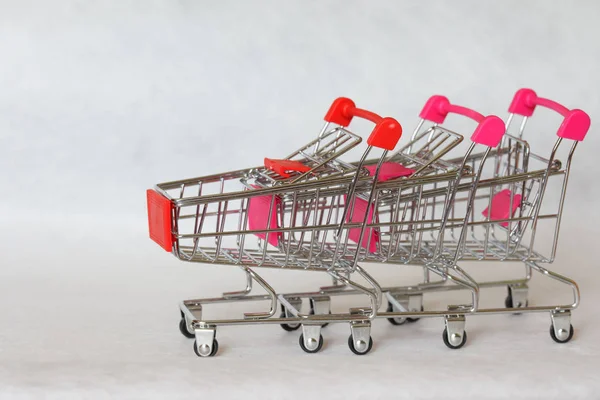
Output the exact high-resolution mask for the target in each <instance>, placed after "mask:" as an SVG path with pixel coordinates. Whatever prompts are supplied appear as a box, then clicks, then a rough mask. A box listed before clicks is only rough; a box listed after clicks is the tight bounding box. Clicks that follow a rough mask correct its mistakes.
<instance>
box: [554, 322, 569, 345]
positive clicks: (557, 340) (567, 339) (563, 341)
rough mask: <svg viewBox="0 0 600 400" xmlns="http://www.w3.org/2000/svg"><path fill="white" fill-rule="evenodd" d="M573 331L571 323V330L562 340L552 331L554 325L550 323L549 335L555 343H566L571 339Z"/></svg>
mask: <svg viewBox="0 0 600 400" xmlns="http://www.w3.org/2000/svg"><path fill="white" fill-rule="evenodd" d="M573 332H575V330H574V329H573V325H571V330H570V332H569V337H567V338H566V339H564V340H560V339H559V338H557V337H556V334H555V333H554V326H553V325H552V324H550V337H551V338H552V340H554V341H555V342H556V343H567V342H568V341H569V340H571V339H572V338H573Z"/></svg>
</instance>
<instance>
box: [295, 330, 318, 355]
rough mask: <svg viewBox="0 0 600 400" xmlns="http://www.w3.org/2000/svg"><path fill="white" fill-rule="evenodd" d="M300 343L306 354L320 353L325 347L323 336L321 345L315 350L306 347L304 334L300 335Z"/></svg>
mask: <svg viewBox="0 0 600 400" xmlns="http://www.w3.org/2000/svg"><path fill="white" fill-rule="evenodd" d="M298 343H300V348H301V349H302V350H304V351H305V352H307V353H318V352H319V351H320V350H321V348H322V347H323V335H319V344H318V345H317V347H316V348H314V349H313V350H310V349H307V348H306V346H304V334H301V335H300V340H299V341H298Z"/></svg>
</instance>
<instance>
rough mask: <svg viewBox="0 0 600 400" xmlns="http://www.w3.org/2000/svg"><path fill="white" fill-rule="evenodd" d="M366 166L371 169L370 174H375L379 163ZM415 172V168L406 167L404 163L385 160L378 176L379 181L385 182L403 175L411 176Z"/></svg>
mask: <svg viewBox="0 0 600 400" xmlns="http://www.w3.org/2000/svg"><path fill="white" fill-rule="evenodd" d="M366 168H367V169H368V170H369V174H370V175H371V176H373V175H375V170H376V169H377V165H369V166H367V167H366ZM414 172H415V171H414V170H412V169H410V168H406V167H405V166H404V165H402V164H398V163H395V162H384V163H383V164H381V168H380V169H379V176H378V177H377V181H379V182H385V181H388V180H390V179H395V178H400V177H401V176H410V175H412V174H413V173H414Z"/></svg>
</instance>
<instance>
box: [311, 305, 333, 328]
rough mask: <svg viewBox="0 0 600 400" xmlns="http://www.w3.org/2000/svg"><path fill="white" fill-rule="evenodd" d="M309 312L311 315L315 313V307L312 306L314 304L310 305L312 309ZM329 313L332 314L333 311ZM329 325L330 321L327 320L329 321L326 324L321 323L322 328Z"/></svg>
mask: <svg viewBox="0 0 600 400" xmlns="http://www.w3.org/2000/svg"><path fill="white" fill-rule="evenodd" d="M308 313H309V314H310V315H315V309H314V308H313V307H312V305H311V307H310V311H309V312H308ZM329 314H331V311H329ZM327 325H329V322H327V323H325V324H323V325H321V328H325V327H326V326H327Z"/></svg>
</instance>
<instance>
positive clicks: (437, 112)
mask: <svg viewBox="0 0 600 400" xmlns="http://www.w3.org/2000/svg"><path fill="white" fill-rule="evenodd" d="M450 113H452V114H459V115H463V116H465V117H467V118H471V119H472V120H474V121H476V122H477V123H478V125H477V128H475V131H474V132H473V134H472V135H471V140H472V141H474V142H475V143H478V144H483V145H485V146H489V147H496V146H498V144H499V143H500V140H501V139H502V136H503V135H504V132H505V131H506V127H505V125H504V122H503V121H502V120H501V119H500V118H499V117H497V116H495V115H488V116H484V115H483V114H481V113H478V112H477V111H475V110H472V109H470V108H467V107H462V106H458V105H455V104H451V103H450V101H449V100H448V99H447V98H446V97H444V96H440V95H436V96H431V97H430V98H429V100H427V103H425V106H424V107H423V110H422V111H421V113H420V114H419V116H420V117H421V118H423V119H426V120H428V121H431V122H435V123H437V124H443V123H444V121H445V120H446V117H447V116H448V114H450Z"/></svg>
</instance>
